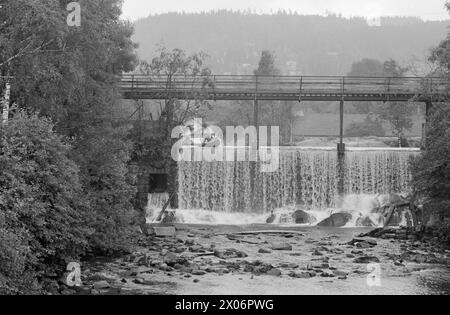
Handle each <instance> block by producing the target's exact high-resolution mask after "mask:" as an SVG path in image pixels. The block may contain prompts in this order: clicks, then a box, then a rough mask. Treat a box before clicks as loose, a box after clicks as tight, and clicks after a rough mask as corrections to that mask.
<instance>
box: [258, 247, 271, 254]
mask: <svg viewBox="0 0 450 315" xmlns="http://www.w3.org/2000/svg"><path fill="white" fill-rule="evenodd" d="M258 253H260V254H271V253H272V251H271V250H268V249H266V248H260V249H259V250H258Z"/></svg>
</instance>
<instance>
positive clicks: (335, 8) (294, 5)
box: [123, 0, 449, 20]
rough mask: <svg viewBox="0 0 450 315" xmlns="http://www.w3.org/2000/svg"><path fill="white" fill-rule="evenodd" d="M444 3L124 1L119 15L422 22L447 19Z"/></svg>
mask: <svg viewBox="0 0 450 315" xmlns="http://www.w3.org/2000/svg"><path fill="white" fill-rule="evenodd" d="M444 3H445V0H124V7H123V15H124V17H125V18H128V19H131V20H135V19H137V18H141V17H146V16H148V15H150V14H157V13H164V12H173V11H183V10H184V11H186V12H199V11H209V10H217V9H233V10H246V9H256V11H257V12H258V13H270V12H271V10H272V11H277V10H278V9H284V10H286V11H289V10H293V11H297V12H298V13H300V14H326V13H327V12H332V13H341V14H342V15H344V16H346V17H348V16H366V17H369V18H373V17H378V16H392V15H395V16H420V17H421V18H422V19H424V20H442V19H447V18H449V14H448V13H447V12H446V10H445V8H444Z"/></svg>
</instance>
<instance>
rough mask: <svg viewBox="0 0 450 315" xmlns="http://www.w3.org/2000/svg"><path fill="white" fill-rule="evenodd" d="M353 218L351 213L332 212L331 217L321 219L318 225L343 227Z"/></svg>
mask: <svg viewBox="0 0 450 315" xmlns="http://www.w3.org/2000/svg"><path fill="white" fill-rule="evenodd" d="M351 219H352V215H351V214H350V213H345V212H339V213H334V214H332V215H331V216H330V217H329V218H327V219H325V220H323V221H321V222H320V223H319V224H317V226H321V227H343V226H345V225H346V224H347V223H348V222H349V221H350V220H351Z"/></svg>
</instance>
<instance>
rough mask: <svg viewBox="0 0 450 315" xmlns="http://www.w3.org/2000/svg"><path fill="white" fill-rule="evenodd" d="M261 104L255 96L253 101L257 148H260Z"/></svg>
mask: <svg viewBox="0 0 450 315" xmlns="http://www.w3.org/2000/svg"><path fill="white" fill-rule="evenodd" d="M258 112H259V106H258V100H257V99H256V98H255V100H254V102H253V125H254V127H255V128H256V149H257V150H258V149H259V118H258Z"/></svg>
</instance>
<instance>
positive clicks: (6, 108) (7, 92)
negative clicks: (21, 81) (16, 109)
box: [2, 81, 11, 126]
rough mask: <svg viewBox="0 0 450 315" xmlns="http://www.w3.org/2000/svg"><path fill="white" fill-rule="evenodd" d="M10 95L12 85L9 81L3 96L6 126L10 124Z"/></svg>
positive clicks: (3, 122) (4, 122)
mask: <svg viewBox="0 0 450 315" xmlns="http://www.w3.org/2000/svg"><path fill="white" fill-rule="evenodd" d="M10 96H11V85H10V84H9V82H8V81H7V82H6V89H5V96H4V98H3V113H2V124H3V125H4V126H6V125H8V117H9V100H10Z"/></svg>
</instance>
